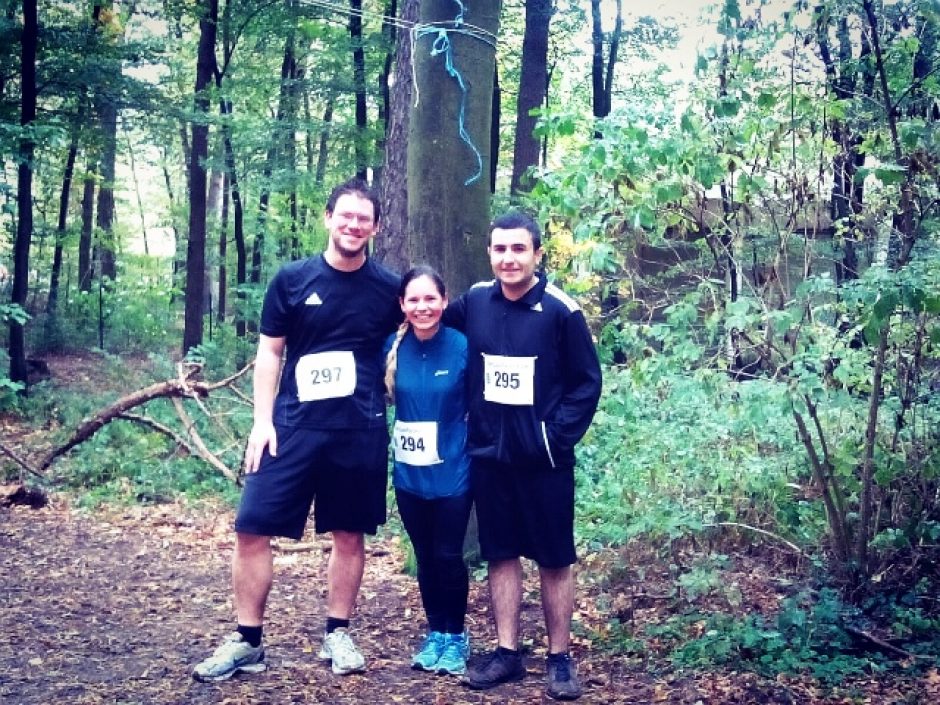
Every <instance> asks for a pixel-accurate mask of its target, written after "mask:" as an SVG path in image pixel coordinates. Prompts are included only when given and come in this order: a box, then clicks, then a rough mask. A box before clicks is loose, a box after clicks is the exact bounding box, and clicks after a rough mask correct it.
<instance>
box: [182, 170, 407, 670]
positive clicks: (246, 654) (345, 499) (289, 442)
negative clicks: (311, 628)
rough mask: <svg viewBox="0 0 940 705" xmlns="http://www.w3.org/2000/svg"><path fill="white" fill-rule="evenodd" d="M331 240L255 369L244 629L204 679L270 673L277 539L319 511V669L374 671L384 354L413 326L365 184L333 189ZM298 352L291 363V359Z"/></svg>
mask: <svg viewBox="0 0 940 705" xmlns="http://www.w3.org/2000/svg"><path fill="white" fill-rule="evenodd" d="M324 224H325V226H326V229H327V232H328V237H329V240H328V242H327V246H326V250H325V251H324V252H323V253H322V254H321V255H318V256H315V257H310V258H307V259H304V260H299V261H297V262H291V263H290V264H287V265H285V266H284V267H282V268H281V270H280V271H279V272H278V273H277V274H276V275H275V277H274V279H273V280H272V281H271V284H270V286H269V287H268V290H267V293H266V295H265V299H264V307H263V309H262V312H261V326H260V332H261V335H260V336H259V341H258V354H257V359H256V363H255V370H254V425H253V426H252V429H251V434H250V435H249V437H248V444H247V448H246V450H245V472H246V476H245V488H244V491H243V493H242V498H241V504H240V506H239V510H238V515H237V517H236V519H235V532H236V542H235V554H234V557H233V561H232V584H233V588H234V596H235V611H236V614H237V619H238V623H237V628H236V631H235V632H233V633H232V634H230V635H229V636H228V637H227V638H226V640H225V641H223V643H222V644H221V645H220V646H219V647H218V648H217V649H216V650H215V652H214V653H213V654H212V655H211V656H210V657H209V658H207V659H206V660H204V661H202V662H201V663H199V664H198V665H197V666H196V667H195V668H194V670H193V677H194V678H196V679H197V680H201V681H218V680H224V679H226V678H230V677H231V676H233V675H235V674H236V673H238V672H246V673H257V672H260V671H263V670H264V669H265V667H266V666H265V663H264V647H263V645H262V625H263V620H264V610H265V605H266V602H267V597H268V592H269V590H270V588H271V584H272V580H273V560H272V552H271V537H272V536H286V537H289V538H293V539H299V538H300V537H301V536H302V535H303V532H304V527H305V525H306V522H307V516H308V514H309V512H310V508H311V505H312V506H313V507H314V516H315V530H316V532H317V533H324V532H330V533H331V534H332V544H333V547H332V551H331V552H330V558H329V562H328V565H327V586H328V597H327V621H326V629H325V636H324V640H323V646H322V648H321V649H320V653H319V655H320V658H321V659H324V660H329V661H330V662H331V665H332V670H333V672H334V673H337V674H346V673H352V672H355V671H361V670H364V668H365V658H364V657H363V656H362V654H361V653H360V652H359V650H358V649H357V648H356V645H355V644H354V643H353V641H352V638H351V636H350V634H349V632H348V627H349V620H350V617H351V616H352V611H353V608H354V606H355V602H356V597H357V595H358V592H359V585H360V582H361V580H362V575H363V570H364V566H365V545H364V534H374V533H375V532H376V530H377V528H378V526H379V525H380V524H382V523H384V522H385V488H386V476H387V472H388V465H387V463H388V451H387V448H388V430H387V427H386V422H385V392H384V386H383V377H384V369H383V360H382V344H383V342H384V341H385V338H386V337H387V336H388V335H389V334H390V333H391V332H392V331H394V330H395V329H396V328H397V326H398V323H399V321H400V320H401V309H400V308H399V306H398V283H399V278H398V276H397V275H395V274H393V273H392V272H389V271H388V270H386V269H384V268H383V267H381V266H380V265H378V264H376V263H375V262H374V261H373V260H372V259H370V258H368V257H367V247H368V244H369V241H370V240H371V239H372V237H373V236H374V235H375V233H376V232H377V231H378V228H379V203H378V199H377V198H376V196H375V194H373V193H372V191H370V190H369V187H368V186H367V185H366V184H365V182H363V181H358V180H352V181H348V182H346V183H344V184H342V185H340V186H338V187H337V188H335V189H334V190H333V192H332V193H331V194H330V197H329V199H328V200H327V203H326V209H325V213H324ZM285 352H286V356H285V357H284V361H283V365H282V354H284V353H285Z"/></svg>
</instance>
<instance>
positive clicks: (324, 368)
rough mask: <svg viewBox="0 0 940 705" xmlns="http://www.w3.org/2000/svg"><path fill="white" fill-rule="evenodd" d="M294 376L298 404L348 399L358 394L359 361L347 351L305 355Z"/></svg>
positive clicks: (300, 360) (299, 362) (298, 363)
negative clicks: (357, 373) (356, 392)
mask: <svg viewBox="0 0 940 705" xmlns="http://www.w3.org/2000/svg"><path fill="white" fill-rule="evenodd" d="M295 377H296V380H297V399H298V400H299V401H317V400H320V399H335V398H337V397H348V396H351V395H352V393H353V392H354V391H356V358H355V357H354V356H353V354H352V352H351V351H348V350H338V351H331V352H322V353H312V354H310V355H304V356H303V357H302V358H300V359H299V360H298V361H297V369H296V371H295Z"/></svg>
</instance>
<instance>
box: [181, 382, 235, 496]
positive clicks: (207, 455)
mask: <svg viewBox="0 0 940 705" xmlns="http://www.w3.org/2000/svg"><path fill="white" fill-rule="evenodd" d="M173 406H174V407H175V408H176V415H177V416H179V417H180V421H182V422H183V426H185V427H186V432H187V433H189V437H190V438H192V439H193V444H194V445H195V446H196V450H197V451H198V453H199V457H201V458H202V459H203V460H205V461H206V462H207V463H209V464H210V465H211V466H212V467H214V468H216V469H217V470H218V471H219V472H221V473H222V474H223V475H225V476H226V477H227V478H228V479H229V480H231V481H232V482H234V483H235V484H236V485H240V484H241V482H240V481H239V479H238V475H236V474H235V473H234V472H232V471H231V470H230V469H229V467H228V466H227V465H226V464H225V463H223V462H222V461H221V460H219V459H218V458H217V457H215V455H214V454H213V452H212V451H211V450H209V448H208V447H207V446H206V444H205V441H203V440H202V436H200V435H199V432H198V431H196V424H195V423H194V422H193V420H192V418H191V417H190V415H189V414H188V413H186V409H185V407H184V406H183V402H182V400H181V399H180V398H179V397H173Z"/></svg>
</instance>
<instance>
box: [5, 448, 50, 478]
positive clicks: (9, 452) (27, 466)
mask: <svg viewBox="0 0 940 705" xmlns="http://www.w3.org/2000/svg"><path fill="white" fill-rule="evenodd" d="M0 452H2V453H3V454H4V455H6V456H7V457H9V458H10V459H11V460H12V461H13V462H14V463H16V464H17V465H19V466H20V467H21V468H23V469H24V470H25V471H26V472H28V473H32V474H33V475H35V476H36V477H45V476H44V475H43V474H42V473H41V472H39V471H38V470H36V469H35V468H33V467H32V466H31V465H30V464H29V463H27V462H26V461H25V460H23V459H22V458H21V457H20V456H19V455H17V454H16V452H14V451H13V450H12V449H11V448H7V447H6V446H5V445H3V444H2V443H0ZM21 479H22V478H21Z"/></svg>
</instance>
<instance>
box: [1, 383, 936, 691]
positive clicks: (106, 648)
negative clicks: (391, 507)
mask: <svg viewBox="0 0 940 705" xmlns="http://www.w3.org/2000/svg"><path fill="white" fill-rule="evenodd" d="M54 371H55V370H54ZM60 379H61V377H60ZM0 426H2V427H3V429H4V437H5V439H7V440H8V442H10V441H13V442H15V441H16V440H23V439H25V438H26V437H27V436H28V434H27V433H26V432H25V429H23V428H17V426H16V423H15V421H14V420H12V419H10V418H5V419H3V420H2V422H0ZM13 489H14V487H13V486H12V485H10V486H0V497H5V496H7V495H9V494H10V492H12V490H13ZM50 500H51V501H50V502H49V504H47V505H46V506H44V507H41V508H36V509H34V508H30V507H28V506H24V505H19V504H10V503H4V502H0V625H2V626H0V634H2V636H0V701H2V702H4V703H11V705H40V704H43V705H45V704H47V703H64V704H66V705H72V704H75V705H79V704H82V705H84V704H88V705H91V704H108V705H117V704H127V705H130V704H132V703H147V704H149V703H155V704H156V703H173V704H176V703H179V704H194V705H199V704H209V703H218V704H220V705H223V704H226V705H236V704H238V703H246V704H248V703H251V704H252V705H262V704H265V703H270V704H272V705H274V704H278V703H330V704H340V703H378V704H392V703H416V704H427V705H447V704H458V703H493V704H495V703H516V704H519V705H521V704H523V703H542V702H553V701H551V700H549V699H548V698H547V697H546V696H545V695H544V693H543V689H544V674H545V668H544V654H545V648H544V645H543V639H542V634H543V632H544V629H543V626H542V625H543V622H542V616H541V610H540V607H539V599H538V582H537V575H536V573H535V571H534V570H532V569H531V566H528V567H527V570H526V583H525V591H524V599H523V611H522V635H523V642H524V644H525V645H526V668H527V676H526V678H525V679H524V680H523V681H522V682H520V683H516V684H511V685H505V686H501V687H499V688H496V689H494V690H492V691H486V692H475V691H471V690H468V689H466V688H464V687H462V686H461V685H460V684H459V683H458V681H457V680H456V679H454V678H451V677H443V676H434V675H429V674H425V673H421V672H416V671H413V670H411V669H410V668H409V665H408V664H409V658H410V654H411V651H412V649H413V648H414V647H415V645H416V644H417V642H418V641H419V640H420V637H421V636H422V630H423V626H424V625H423V616H422V611H421V606H420V599H419V595H418V589H417V584H416V581H415V580H414V578H412V577H409V576H408V575H406V574H405V573H404V572H403V570H402V566H403V563H404V557H403V551H402V547H401V545H400V542H399V539H398V538H397V537H396V536H394V535H393V534H392V533H391V532H388V531H383V532H382V533H380V535H379V537H377V538H376V539H374V540H370V541H369V543H368V544H367V561H366V574H365V577H364V580H363V585H362V590H361V592H360V596H359V603H358V607H357V613H356V616H355V620H354V625H353V629H354V636H355V638H356V640H357V642H358V644H359V645H360V647H361V649H362V651H363V652H364V653H365V655H366V657H367V659H368V670H367V671H366V672H365V673H363V674H357V675H350V676H345V677H341V676H335V675H333V674H332V672H331V671H330V669H329V667H328V665H325V664H324V663H322V662H320V661H318V660H317V658H316V651H317V649H318V647H319V643H320V639H321V632H322V627H323V623H324V620H325V598H326V588H325V581H324V576H325V571H326V561H327V559H328V556H329V542H328V541H327V540H325V539H323V538H319V537H315V536H313V535H312V534H311V535H309V536H305V537H304V539H303V540H301V541H300V542H291V541H284V542H280V543H278V544H276V547H275V573H276V578H275V584H274V588H273V590H272V592H271V595H270V599H269V603H268V604H269V609H268V618H267V623H266V628H265V645H266V651H267V663H268V670H267V671H266V672H264V673H261V674H255V675H242V676H237V677H235V678H233V679H231V680H229V681H225V682H222V683H215V684H204V683H198V682H196V681H194V680H193V679H192V678H191V676H190V674H191V670H192V666H193V665H194V664H195V663H197V662H198V661H199V660H201V659H202V658H204V657H205V656H206V655H208V654H209V653H210V652H211V651H212V649H213V648H214V647H215V646H216V645H217V643H218V641H219V640H220V638H221V637H222V636H224V635H225V634H226V633H227V632H229V631H231V629H232V624H233V620H232V608H231V599H230V588H229V560H230V556H231V551H232V547H233V535H232V533H231V522H232V518H233V510H232V509H231V508H230V507H228V506H224V505H214V504H211V503H203V504H199V505H193V504H183V503H169V504H158V505H146V506H145V505H134V506H108V505H105V506H103V507H99V508H97V509H95V510H87V509H81V508H80V507H77V506H75V505H73V504H72V503H70V501H69V499H68V498H67V497H65V496H61V495H57V494H52V495H51V496H50ZM630 551H631V553H624V552H620V553H616V554H615V553H611V554H603V553H595V554H589V555H586V556H585V557H584V559H583V560H582V562H581V566H580V569H579V585H578V598H577V611H576V620H575V634H576V637H575V639H574V641H573V648H572V651H573V653H574V655H575V657H576V658H577V660H578V662H579V671H580V675H581V680H582V683H583V685H584V688H585V695H584V697H583V698H582V699H581V701H580V702H583V703H612V704H627V703H630V704H633V703H674V704H676V705H721V704H726V703H727V704H741V705H744V704H755V705H756V704H758V703H760V704H770V703H780V704H790V705H796V704H800V705H802V704H806V705H836V704H839V705H843V704H844V705H849V704H862V703H869V704H872V705H889V704H897V705H901V703H904V704H905V705H915V704H924V705H926V704H927V703H933V704H936V703H938V702H940V675H938V673H937V671H936V669H933V670H928V671H926V672H919V673H917V672H911V673H909V672H906V671H904V672H902V671H900V670H896V671H894V672H889V673H886V674H878V675H871V676H858V677H853V678H852V679H851V681H847V682H845V683H842V684H839V685H829V686H827V687H823V686H821V685H820V684H819V683H817V682H816V681H814V680H813V679H812V678H810V677H808V676H805V677H804V676H792V677H783V676H781V677H778V678H776V679H769V678H765V677H762V676H758V675H755V674H753V673H749V672H743V671H733V670H728V669H709V670H706V669H680V668H677V667H675V666H673V665H672V664H671V663H670V662H669V660H668V659H666V658H665V655H657V654H656V653H655V652H653V651H650V652H647V654H646V655H645V656H643V657H637V656H636V655H635V654H631V655H630V656H625V655H623V654H621V653H618V652H617V651H616V650H611V649H610V648H609V644H608V645H606V646H605V645H604V644H602V643H600V642H598V641H595V640H594V639H593V637H594V636H596V635H597V634H602V633H604V631H605V629H606V625H608V624H609V623H610V622H611V621H613V620H617V619H620V620H623V621H629V622H630V624H631V628H632V629H633V631H634V632H635V633H640V632H641V630H642V629H643V627H644V625H648V624H655V623H663V622H665V620H666V619H668V617H669V613H670V612H671V611H674V610H676V609H678V608H679V605H678V603H677V600H675V599H664V597H663V596H667V595H669V593H670V588H671V586H672V585H673V583H674V579H673V577H671V576H670V574H669V571H668V568H667V567H666V566H665V565H663V561H661V560H657V559H656V555H657V554H656V552H655V551H652V550H642V549H637V548H636V547H634V548H631V549H630ZM799 570H800V568H799V566H798V565H792V562H791V564H784V563H782V562H780V561H779V554H776V553H774V552H772V551H754V552H746V551H742V553H741V555H740V556H739V557H737V558H735V560H734V565H733V566H732V567H731V568H730V569H729V570H728V571H727V572H726V573H725V577H724V579H725V580H727V581H732V582H734V583H736V584H737V585H738V587H739V588H740V592H741V603H740V604H741V609H742V610H748V611H755V610H760V611H763V612H765V613H767V614H773V611H774V609H775V608H776V607H777V606H778V605H779V602H780V601H781V600H782V599H783V597H784V595H785V594H787V593H789V592H791V591H792V583H793V581H794V580H800V579H801V575H800V574H799ZM477 572H479V571H477ZM785 573H787V575H785ZM640 575H643V578H642V579H641V578H640V577H639V576H640ZM599 576H604V577H603V578H600V577H599ZM783 578H786V579H783ZM788 586H790V587H788ZM468 626H469V629H470V632H471V634H472V640H473V646H474V650H475V651H478V652H479V651H481V650H484V649H488V648H491V646H492V644H493V641H494V632H493V628H492V624H491V621H490V618H489V611H488V600H487V594H486V583H485V580H481V579H474V580H473V581H472V583H471V593H470V606H469V613H468Z"/></svg>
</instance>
